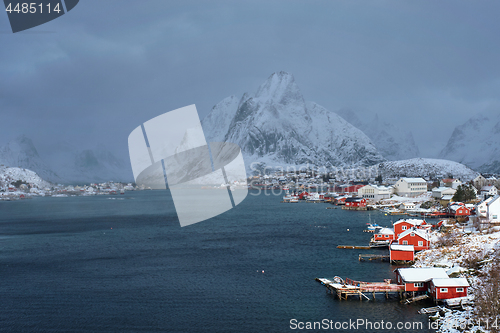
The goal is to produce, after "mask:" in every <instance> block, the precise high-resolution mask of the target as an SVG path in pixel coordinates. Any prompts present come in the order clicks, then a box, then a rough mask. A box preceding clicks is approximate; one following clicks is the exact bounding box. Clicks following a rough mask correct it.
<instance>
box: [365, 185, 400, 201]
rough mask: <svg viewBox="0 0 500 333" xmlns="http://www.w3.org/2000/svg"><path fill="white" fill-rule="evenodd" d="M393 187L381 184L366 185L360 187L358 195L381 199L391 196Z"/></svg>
mask: <svg viewBox="0 0 500 333" xmlns="http://www.w3.org/2000/svg"><path fill="white" fill-rule="evenodd" d="M391 194H392V188H389V187H386V186H379V185H371V184H370V185H366V186H363V187H361V188H359V189H358V197H361V198H365V199H366V200H375V201H379V200H382V199H388V198H390V197H391Z"/></svg>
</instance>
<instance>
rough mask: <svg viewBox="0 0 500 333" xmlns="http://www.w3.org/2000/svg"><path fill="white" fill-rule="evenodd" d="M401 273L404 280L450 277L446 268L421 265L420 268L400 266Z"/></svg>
mask: <svg viewBox="0 0 500 333" xmlns="http://www.w3.org/2000/svg"><path fill="white" fill-rule="evenodd" d="M397 271H398V272H399V275H401V277H402V278H403V281H404V282H427V281H430V280H432V279H448V274H446V271H445V270H444V268H438V267H420V268H413V267H412V268H398V269H397Z"/></svg>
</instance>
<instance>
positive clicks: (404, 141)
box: [338, 109, 420, 161]
mask: <svg viewBox="0 0 500 333" xmlns="http://www.w3.org/2000/svg"><path fill="white" fill-rule="evenodd" d="M338 113H339V115H340V116H342V118H344V119H345V120H347V121H348V122H350V123H351V124H352V125H354V126H356V127H357V128H359V129H360V130H362V131H363V133H365V134H366V135H368V137H369V138H370V140H372V142H373V144H374V145H375V147H377V149H378V151H379V152H380V154H382V156H384V157H385V158H386V159H388V160H390V161H396V160H405V159H411V158H415V157H419V156H420V152H419V149H418V147H417V145H416V144H415V141H414V140H413V133H412V132H411V131H408V130H406V129H403V128H401V127H398V126H395V125H394V124H391V123H389V122H387V121H383V120H380V119H379V116H378V115H377V114H375V115H374V116H373V117H372V118H371V119H366V120H364V121H363V120H361V119H360V118H359V117H358V115H357V114H356V112H355V111H354V110H351V109H341V110H339V112H338Z"/></svg>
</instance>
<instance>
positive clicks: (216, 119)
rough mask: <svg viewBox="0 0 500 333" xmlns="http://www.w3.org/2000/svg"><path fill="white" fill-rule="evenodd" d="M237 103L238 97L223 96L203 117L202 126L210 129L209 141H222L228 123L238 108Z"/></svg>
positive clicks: (229, 123)
mask: <svg viewBox="0 0 500 333" xmlns="http://www.w3.org/2000/svg"><path fill="white" fill-rule="evenodd" d="M238 104H239V101H238V98H236V97H235V96H230V97H227V98H224V99H223V100H222V101H220V102H219V103H217V104H216V105H215V106H214V107H213V108H212V110H211V111H210V113H209V114H208V116H207V117H206V118H205V119H203V127H204V128H207V129H210V141H211V142H222V141H224V137H225V136H226V134H227V130H228V128H229V125H231V121H232V120H233V118H234V115H235V114H236V111H237V110H238ZM205 135H206V133H205ZM207 141H208V140H207Z"/></svg>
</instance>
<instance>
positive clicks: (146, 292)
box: [0, 191, 430, 332]
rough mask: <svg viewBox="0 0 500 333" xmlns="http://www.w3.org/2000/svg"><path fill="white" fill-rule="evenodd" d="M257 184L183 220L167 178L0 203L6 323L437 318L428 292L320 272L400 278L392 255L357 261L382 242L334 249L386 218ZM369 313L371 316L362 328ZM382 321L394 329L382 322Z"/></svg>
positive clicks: (242, 327) (255, 327)
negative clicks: (349, 294) (159, 185)
mask: <svg viewBox="0 0 500 333" xmlns="http://www.w3.org/2000/svg"><path fill="white" fill-rule="evenodd" d="M256 194H257V192H251V194H250V195H248V197H247V198H246V199H245V201H244V202H243V203H241V204H240V205H238V206H237V207H236V208H234V209H232V210H230V211H228V212H226V213H224V214H222V215H219V216H217V217H215V218H212V219H210V220H207V221H203V222H201V223H197V224H194V225H191V226H187V227H183V228H181V227H180V225H179V222H178V220H177V216H176V214H175V210H174V206H173V203H172V200H171V197H170V194H169V192H168V191H142V192H127V193H126V194H125V195H118V196H92V197H68V198H34V199H30V200H19V201H14V202H0V331H2V332H316V331H318V332H324V331H353V332H380V331H388V332H389V331H390V332H417V331H418V332H429V331H430V330H429V329H428V319H427V317H426V316H424V315H419V314H417V311H418V310H419V309H420V308H421V307H422V306H425V305H428V304H416V305H402V304H400V303H399V300H398V299H397V298H394V299H389V300H386V299H385V297H383V296H382V295H379V296H377V299H376V300H375V301H359V300H358V299H356V298H353V299H350V300H347V301H339V300H338V299H337V298H336V297H335V296H333V295H331V294H327V293H326V289H325V287H324V286H322V285H321V284H319V283H318V282H316V281H315V280H314V279H315V278H316V277H333V276H335V275H339V276H342V277H348V278H351V279H356V280H362V281H383V279H386V278H394V273H393V270H394V269H395V268H396V267H395V266H391V265H390V264H388V263H381V262H359V261H358V254H360V253H378V254H382V253H384V251H386V250H342V249H337V248H336V246H337V245H339V244H346V245H366V244H367V243H368V241H369V238H370V236H371V234H368V233H363V232H362V230H363V229H364V228H365V227H366V223H367V222H369V221H370V220H371V221H372V222H377V223H378V224H380V225H390V223H391V217H388V216H385V215H384V214H382V213H380V212H374V211H372V212H353V211H344V210H341V209H326V208H327V207H332V206H331V205H329V204H312V203H298V204H284V203H281V202H280V201H281V200H282V197H281V196H272V195H270V196H268V195H266V194H265V193H261V194H260V195H256ZM195 206H196V202H193V207H195ZM393 219H394V217H393ZM370 297H371V295H370ZM293 319H295V320H296V321H294V323H297V325H298V323H299V322H303V323H304V325H305V323H306V322H321V321H322V320H324V319H326V320H327V321H331V323H335V322H338V323H344V322H349V321H351V324H350V326H349V328H348V329H347V330H345V329H340V330H336V329H335V326H334V325H332V326H331V328H333V329H331V330H330V329H316V330H313V329H310V330H307V329H305V328H306V326H304V329H303V330H301V329H299V328H298V326H297V325H295V326H294V325H291V322H290V321H291V320H293ZM360 320H363V321H364V322H363V323H366V324H367V325H368V322H371V323H372V325H375V326H372V327H370V326H369V325H368V326H366V325H360V326H356V328H353V326H352V322H357V323H362V322H360ZM382 320H383V321H384V324H386V323H387V322H390V323H391V324H392V325H393V327H392V329H391V330H382V329H376V325H377V324H376V322H378V323H379V326H378V327H381V326H380V322H381V321H382ZM397 322H403V323H405V324H406V325H407V326H406V327H410V326H408V325H415V326H412V327H413V328H415V329H413V328H412V329H408V330H405V329H397V328H396V327H395V326H396V323H397ZM414 322H422V323H423V324H422V325H423V329H419V328H418V327H417V326H416V324H413V323H414ZM408 323H409V324H408ZM337 327H340V326H337ZM345 327H346V326H345V325H344V328H345ZM293 328H296V329H293ZM385 328H387V326H385Z"/></svg>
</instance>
